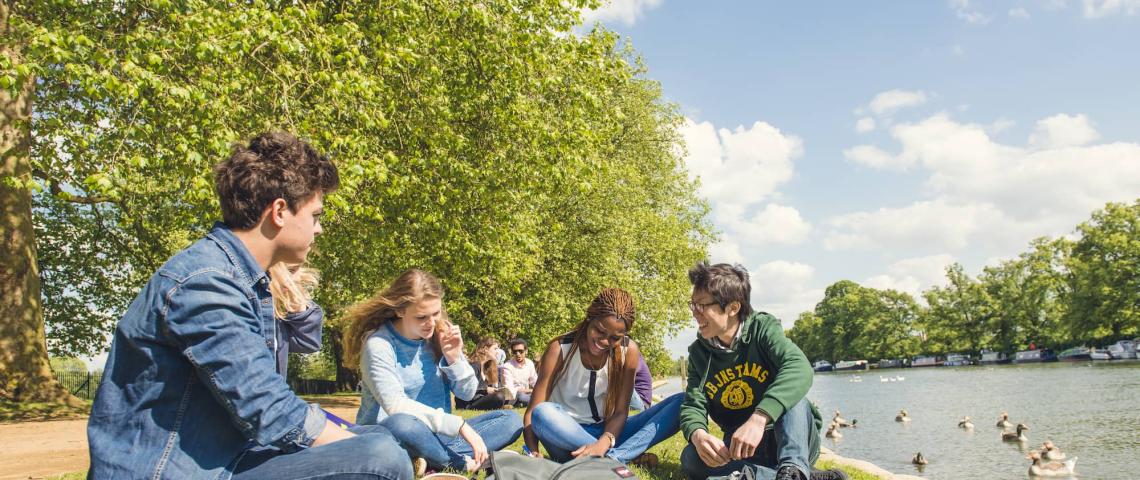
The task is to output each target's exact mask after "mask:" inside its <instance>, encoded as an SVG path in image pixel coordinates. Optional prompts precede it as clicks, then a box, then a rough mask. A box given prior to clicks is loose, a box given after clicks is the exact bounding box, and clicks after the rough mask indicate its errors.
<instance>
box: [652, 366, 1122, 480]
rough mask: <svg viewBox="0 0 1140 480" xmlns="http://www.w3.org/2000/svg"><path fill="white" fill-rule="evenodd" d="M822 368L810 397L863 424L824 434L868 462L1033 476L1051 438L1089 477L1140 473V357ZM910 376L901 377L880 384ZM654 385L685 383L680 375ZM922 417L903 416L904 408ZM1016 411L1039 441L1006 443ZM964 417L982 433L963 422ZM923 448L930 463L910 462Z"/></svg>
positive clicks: (963, 478)
mask: <svg viewBox="0 0 1140 480" xmlns="http://www.w3.org/2000/svg"><path fill="white" fill-rule="evenodd" d="M855 375H856V374H855V373H852V372H837V373H820V374H816V376H815V383H814V385H813V387H812V390H811V392H810V393H808V398H810V399H811V400H812V401H814V402H816V404H817V405H819V409H820V412H821V413H822V414H823V415H824V420H825V422H826V421H827V420H830V419H831V415H832V414H833V413H834V412H835V409H837V408H838V409H840V410H842V412H843V416H844V417H845V418H846V419H847V420H848V421H850V420H853V419H858V420H859V422H858V425H859V427H858V428H845V429H843V430H842V432H843V438H841V439H838V440H832V439H830V438H823V439H822V445H823V446H825V447H827V448H830V449H832V450H834V451H835V452H836V453H839V454H840V455H843V456H846V457H851V458H858V459H862V460H867V461H869V462H871V463H874V464H876V465H879V466H881V467H883V468H885V469H887V470H890V471H892V472H895V473H906V474H911V475H917V476H921V477H925V478H929V479H932V480H983V479H985V480H1004V479H1025V478H1027V473H1026V472H1027V471H1028V470H1029V460H1028V459H1026V458H1025V455H1026V453H1027V452H1028V451H1029V449H1039V448H1040V447H1041V443H1042V442H1044V441H1045V440H1046V439H1051V440H1053V443H1055V444H1057V446H1058V447H1060V448H1061V450H1062V451H1064V452H1065V453H1066V454H1067V455H1068V457H1069V458H1072V457H1073V456H1077V457H1079V460H1078V461H1077V468H1076V471H1077V476H1076V477H1062V478H1080V479H1082V480H1102V479H1103V480H1140V361H1125V362H1095V363H1090V362H1078V363H1067V362H1059V363H1048V364H1031V365H1001V366H973V367H939V368H908V369H888V370H871V371H868V372H860V373H858V376H859V377H861V378H862V381H861V382H858V383H855V382H851V379H852V377H854V376H855ZM880 376H881V377H897V376H902V377H904V380H903V381H901V382H880ZM668 380H669V381H668V383H666V384H665V385H662V386H661V387H659V388H657V389H656V390H655V391H654V393H655V394H658V395H662V396H665V395H668V394H670V393H676V392H677V391H679V390H680V381H679V379H677V378H676V377H673V378H669V379H668ZM903 408H905V409H907V412H908V413H909V414H910V416H911V418H913V420H912V421H911V422H910V423H909V424H900V423H898V422H895V414H896V413H898V411H899V409H903ZM1003 411H1007V412H1009V416H1010V421H1011V422H1012V423H1014V424H1015V425H1016V424H1017V423H1018V422H1023V423H1025V424H1026V425H1028V426H1029V428H1030V429H1029V431H1028V432H1026V436H1028V437H1029V442H1027V443H1026V445H1024V446H1022V445H1019V444H1017V443H1006V442H1002V441H1001V438H1000V435H999V432H1000V431H1001V430H1000V429H999V428H997V427H996V426H995V425H994V424H995V423H997V417H998V414H1000V413H1001V412H1003ZM963 415H969V416H970V417H971V418H973V421H974V424H975V425H976V426H975V428H974V431H973V432H967V431H965V430H962V429H960V428H958V420H960V419H961V417H962V416H963ZM919 451H921V452H922V454H923V455H924V456H926V457H927V459H928V460H929V462H930V463H929V464H928V465H926V466H925V467H923V469H922V470H921V471H920V470H919V469H918V468H917V467H916V466H914V465H912V464H911V463H910V459H911V457H913V456H914V454H915V452H919Z"/></svg>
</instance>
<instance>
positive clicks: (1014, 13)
mask: <svg viewBox="0 0 1140 480" xmlns="http://www.w3.org/2000/svg"><path fill="white" fill-rule="evenodd" d="M1009 18H1018V19H1022V20H1024V19H1027V18H1029V12H1028V11H1026V10H1025V9H1024V8H1021V7H1017V8H1011V9H1009Z"/></svg>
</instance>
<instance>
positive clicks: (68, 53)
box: [5, 0, 712, 370]
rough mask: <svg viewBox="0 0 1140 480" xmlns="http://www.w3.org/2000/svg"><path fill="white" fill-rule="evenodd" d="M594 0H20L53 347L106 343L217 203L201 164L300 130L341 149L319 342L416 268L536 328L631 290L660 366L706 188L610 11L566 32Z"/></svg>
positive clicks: (450, 300)
mask: <svg viewBox="0 0 1140 480" xmlns="http://www.w3.org/2000/svg"><path fill="white" fill-rule="evenodd" d="M581 3H583V2H562V1H558V0H540V1H534V2H512V1H507V0H501V1H489V2H461V1H455V0H414V1H408V2H398V3H395V4H391V5H387V4H383V5H381V4H376V3H375V2H371V3H369V2H352V1H347V2H331V3H330V2H316V3H296V2H276V1H257V2H248V3H242V4H240V5H237V4H232V3H224V2H213V1H206V0H191V1H186V2H152V1H127V2H98V1H96V2H87V1H82V2H81V1H74V0H71V1H62V2H59V1H52V2H48V1H46V0H44V1H32V2H27V5H26V7H25V9H24V10H22V11H21V12H18V14H17V16H18V19H17V21H18V22H19V24H20V26H21V28H23V29H24V30H25V31H26V32H27V37H28V38H29V39H30V40H29V43H28V47H27V50H26V52H27V56H28V59H29V62H28V65H27V68H28V69H29V74H33V75H36V76H37V77H38V79H39V81H38V83H37V90H36V96H35V115H34V119H33V125H32V128H33V137H34V138H33V145H32V161H33V164H34V167H35V169H36V170H37V172H38V173H37V176H36V177H37V180H38V182H39V190H38V192H39V193H37V195H36V197H35V208H36V211H35V222H36V227H37V231H36V234H37V236H38V239H39V242H40V243H39V250H40V254H41V258H40V262H41V268H42V270H43V272H44V275H43V277H44V289H45V290H44V291H45V295H44V297H45V299H46V301H45V312H46V316H47V320H46V323H47V329H48V336H49V343H50V346H51V349H52V351H53V352H54V353H57V354H68V355H74V354H89V353H94V352H97V351H99V350H100V349H101V348H102V347H103V346H104V345H105V342H106V339H107V338H108V335H109V332H110V328H111V325H112V324H113V322H114V321H115V319H116V318H117V317H118V316H119V315H121V313H122V312H123V310H124V309H125V307H126V304H127V302H129V301H130V299H131V298H132V297H133V296H134V295H135V294H136V293H137V291H138V289H139V288H140V286H141V285H142V283H143V282H145V280H146V278H147V277H149V275H150V274H151V273H152V272H153V271H154V270H155V269H156V268H157V267H158V266H159V265H160V264H161V262H163V261H164V260H165V259H166V258H168V257H169V256H170V255H171V254H172V253H173V252H175V251H177V250H179V249H181V248H184V247H185V246H187V245H188V244H189V243H190V242H191V241H193V240H194V239H196V238H198V237H199V236H200V235H201V234H203V233H204V231H205V230H206V229H207V228H208V227H209V225H210V221H211V220H212V219H214V218H215V217H216V216H217V214H216V209H217V207H216V204H215V200H214V198H213V191H212V181H211V173H210V169H211V166H212V165H213V164H214V163H216V162H218V161H219V160H221V159H222V158H224V157H225V156H226V155H227V153H228V151H229V148H230V145H231V144H232V143H234V142H237V141H240V140H242V139H244V138H248V137H249V136H252V135H254V134H256V133H258V132H261V131H264V130H267V129H285V130H290V131H293V132H296V133H298V134H300V135H302V136H303V137H305V138H307V139H309V140H310V141H311V142H313V143H314V145H315V146H317V147H318V149H320V150H323V151H325V152H328V153H329V154H330V155H331V156H332V157H333V158H334V160H335V161H336V162H337V164H338V166H339V167H340V172H341V178H342V187H341V189H340V191H339V192H337V193H336V194H335V195H333V196H331V197H329V198H328V199H327V200H326V207H327V210H328V212H329V214H328V215H327V216H326V221H325V232H326V233H325V234H324V235H322V236H321V237H320V238H319V239H318V242H317V248H316V251H315V253H314V254H313V255H312V256H311V261H312V263H313V264H314V266H315V267H316V268H318V269H319V270H321V272H322V273H323V279H324V280H323V281H324V283H323V284H322V286H321V288H320V289H319V290H318V292H317V301H318V302H319V303H321V304H322V305H323V306H324V307H325V309H326V311H327V312H328V313H329V316H328V317H327V318H329V321H328V322H326V325H328V326H329V328H330V330H329V331H326V332H325V340H326V342H329V341H333V342H335V340H336V339H337V338H338V337H339V332H338V331H337V329H338V328H339V327H340V325H338V323H337V321H336V317H337V315H338V313H339V312H340V311H342V310H343V308H345V307H346V306H348V305H350V304H352V303H353V302H356V301H359V300H361V299H363V298H365V297H367V296H369V295H371V294H372V293H373V292H375V291H376V290H377V289H379V288H382V287H383V286H384V285H386V284H387V283H388V282H389V281H390V280H391V279H392V278H394V277H395V276H396V275H397V274H398V273H399V272H400V271H402V270H403V269H406V268H408V267H412V266H418V267H422V268H425V269H427V270H430V271H432V272H433V273H435V274H437V275H438V276H439V277H440V278H441V279H443V281H444V284H445V288H446V289H447V292H448V297H447V307H448V309H449V312H450V314H451V317H452V319H453V320H454V321H456V322H457V323H458V324H459V325H461V326H462V327H463V328H464V331H465V338H466V339H467V340H468V342H474V341H475V340H477V339H478V338H480V337H483V336H486V335H494V336H496V337H498V338H511V337H514V336H523V337H526V338H529V339H530V340H531V341H532V343H535V344H542V343H544V342H545V341H546V340H547V339H549V338H552V337H553V336H555V335H557V334H559V333H562V332H564V331H566V330H567V329H569V328H570V327H571V326H572V325H573V324H574V323H576V322H577V321H578V320H579V319H581V318H582V317H583V315H584V310H585V307H586V306H587V304H588V303H589V301H590V299H591V298H592V297H593V296H594V295H595V294H596V293H597V292H598V291H599V290H600V289H601V288H603V287H606V286H618V287H623V288H626V289H628V290H630V291H631V292H633V293H634V295H635V297H636V298H637V300H638V310H639V313H640V315H639V322H638V324H637V325H636V326H635V327H634V331H633V334H634V337H635V338H636V339H637V340H638V341H639V342H640V343H641V344H642V345H643V349H644V350H645V351H646V357H647V359H648V360H649V361H650V363H651V364H653V365H654V366H655V368H658V369H659V370H660V369H661V368H662V365H664V362H667V361H668V359H667V357H666V356H665V355H664V354H663V351H662V348H663V347H662V339H663V338H664V337H665V336H666V335H667V334H669V333H671V332H673V331H676V330H678V329H680V328H681V327H682V326H683V325H684V324H685V323H686V322H687V320H688V315H687V313H686V310H685V308H684V303H683V302H682V301H680V299H682V298H684V295H685V294H686V293H687V290H688V283H687V280H686V278H685V271H686V268H687V267H688V266H689V265H691V264H693V263H694V262H696V261H697V260H699V259H701V258H702V257H703V256H704V253H705V250H706V248H707V245H708V243H709V242H710V240H711V238H712V233H711V227H710V225H709V224H708V222H707V220H705V215H706V212H707V207H706V206H705V205H704V204H703V203H702V202H701V201H700V200H699V199H698V198H697V197H696V196H695V193H694V192H695V188H694V185H693V184H692V183H691V182H690V181H689V180H688V177H687V175H686V174H685V172H684V170H683V164H682V157H681V154H682V149H681V148H679V145H680V136H679V134H678V130H677V128H678V126H679V125H680V122H681V120H682V117H681V116H680V114H679V113H678V112H677V110H676V107H675V106H673V105H671V104H668V103H666V102H664V101H663V100H662V95H661V91H660V87H659V86H658V85H657V84H656V83H655V82H653V81H650V80H648V79H646V78H645V77H644V67H643V66H642V65H641V64H640V62H639V61H638V60H637V59H636V57H635V55H634V54H633V53H632V52H631V51H630V50H629V49H628V47H626V48H622V47H620V46H619V42H618V41H617V37H616V36H615V35H614V34H613V33H610V32H607V31H605V30H602V29H597V30H594V31H592V32H589V33H587V34H583V35H573V34H568V32H569V29H570V28H571V27H572V26H573V25H575V24H576V23H577V22H578V14H577V12H578V7H580V6H581V5H580V4H581ZM14 74H15V73H13V72H9V71H7V70H5V75H14ZM334 347H335V346H334ZM333 351H337V350H336V349H335V348H334V349H333Z"/></svg>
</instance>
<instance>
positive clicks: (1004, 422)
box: [997, 412, 1013, 428]
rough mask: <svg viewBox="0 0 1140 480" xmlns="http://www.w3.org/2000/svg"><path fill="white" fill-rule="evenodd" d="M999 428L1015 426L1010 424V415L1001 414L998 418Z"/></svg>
mask: <svg viewBox="0 0 1140 480" xmlns="http://www.w3.org/2000/svg"><path fill="white" fill-rule="evenodd" d="M997 426H998V428H1009V427H1012V426H1013V424H1012V423H1009V414H1008V413H1006V412H1001V415H1000V416H998V421H997Z"/></svg>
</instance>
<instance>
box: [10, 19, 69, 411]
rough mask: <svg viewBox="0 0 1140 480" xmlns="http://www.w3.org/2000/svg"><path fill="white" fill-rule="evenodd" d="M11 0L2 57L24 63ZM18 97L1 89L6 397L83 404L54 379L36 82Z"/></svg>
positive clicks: (25, 82)
mask: <svg viewBox="0 0 1140 480" xmlns="http://www.w3.org/2000/svg"><path fill="white" fill-rule="evenodd" d="M13 5H14V3H13V2H12V1H11V0H0V36H2V37H3V38H4V39H5V41H4V42H3V44H0V55H3V56H4V57H5V58H7V59H8V60H9V61H11V62H12V64H13V65H18V64H19V63H20V62H21V61H22V50H21V47H22V44H21V43H20V41H19V40H13V39H14V32H12V31H11V29H10V28H9V25H8V18H9V16H10V15H11V14H12V6H13ZM22 80H23V81H22V82H21V84H20V86H19V90H18V93H17V94H16V96H15V97H13V96H12V95H11V94H10V92H9V90H8V89H2V88H0V235H2V236H0V399H5V400H11V401H16V402H50V403H64V404H68V405H73V406H76V405H80V404H81V403H82V402H80V401H79V399H77V398H75V397H74V396H72V395H71V394H70V393H69V392H68V391H67V390H65V389H64V388H63V387H62V386H61V385H60V384H59V382H57V381H56V380H55V377H53V376H52V373H51V367H50V366H49V364H48V355H47V343H46V339H45V336H44V315H43V304H42V303H41V301H40V272H39V268H38V267H37V266H36V245H35V237H34V232H33V230H32V192H31V190H30V189H29V188H28V185H29V184H30V181H31V178H32V165H31V158H30V157H29V146H30V142H31V125H30V121H31V114H32V95H33V92H34V90H33V89H34V88H35V79H34V78H26V79H22Z"/></svg>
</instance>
